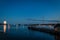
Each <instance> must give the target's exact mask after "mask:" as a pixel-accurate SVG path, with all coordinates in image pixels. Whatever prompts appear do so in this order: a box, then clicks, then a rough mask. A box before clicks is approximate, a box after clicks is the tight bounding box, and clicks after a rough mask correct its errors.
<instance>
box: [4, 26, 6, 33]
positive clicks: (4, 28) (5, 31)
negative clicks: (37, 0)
mask: <svg viewBox="0 0 60 40" xmlns="http://www.w3.org/2000/svg"><path fill="white" fill-rule="evenodd" d="M5 32H6V25H4V33H5Z"/></svg>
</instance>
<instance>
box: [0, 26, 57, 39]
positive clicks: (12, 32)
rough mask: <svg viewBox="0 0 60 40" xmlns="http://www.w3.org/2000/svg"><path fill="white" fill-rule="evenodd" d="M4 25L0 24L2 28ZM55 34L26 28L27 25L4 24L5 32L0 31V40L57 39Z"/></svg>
mask: <svg viewBox="0 0 60 40" xmlns="http://www.w3.org/2000/svg"><path fill="white" fill-rule="evenodd" d="M3 27H4V26H0V30H3ZM56 37H57V36H55V35H51V34H48V33H44V32H38V31H32V30H28V27H27V26H23V25H21V26H10V25H8V26H6V32H5V33H3V32H0V40H57V38H56Z"/></svg>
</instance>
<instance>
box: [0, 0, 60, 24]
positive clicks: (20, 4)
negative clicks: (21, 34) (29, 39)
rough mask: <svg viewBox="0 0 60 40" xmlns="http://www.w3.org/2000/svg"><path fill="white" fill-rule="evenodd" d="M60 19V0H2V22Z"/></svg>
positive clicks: (0, 19)
mask: <svg viewBox="0 0 60 40" xmlns="http://www.w3.org/2000/svg"><path fill="white" fill-rule="evenodd" d="M43 17H44V19H46V20H60V19H59V17H60V1H59V0H0V22H3V20H6V21H7V22H8V23H25V22H27V23H28V21H27V19H38V20H40V19H43Z"/></svg>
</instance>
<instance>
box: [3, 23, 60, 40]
mask: <svg viewBox="0 0 60 40" xmlns="http://www.w3.org/2000/svg"><path fill="white" fill-rule="evenodd" d="M13 27H14V26H13ZM6 29H7V27H6V25H4V33H5V32H6ZM10 29H11V30H12V31H11V30H10ZM15 29H16V30H17V32H16V30H15ZM26 29H27V27H25V26H22V27H20V28H19V26H15V27H14V29H13V28H12V26H10V25H9V24H8V32H9V31H10V32H9V33H8V32H7V35H8V38H9V39H10V38H14V37H15V36H14V35H16V37H18V36H17V35H19V37H20V36H21V35H22V36H24V35H26V34H27V35H26V36H30V35H32V36H33V35H34V36H33V37H35V36H37V37H38V35H40V33H37V32H32V31H30V32H31V33H30V32H29V31H27V30H26ZM20 31H21V32H20ZM24 31H26V32H25V33H24ZM28 32H29V33H28ZM10 33H11V34H10ZM20 34H21V35H20ZM35 34H36V35H35ZM37 34H38V35H37ZM43 35H44V34H43ZM43 35H42V36H43ZM12 36H13V37H12ZM32 36H31V37H32ZM53 36H54V38H53V39H52V40H60V35H53ZM39 37H41V35H40V36H39ZM44 37H45V36H44ZM4 38H5V39H7V40H9V39H8V38H7V37H6V35H5V36H4ZM16 39H18V38H16ZM19 39H20V38H19ZM39 39H40V38H39ZM47 39H48V38H47ZM47 39H46V40H47Z"/></svg>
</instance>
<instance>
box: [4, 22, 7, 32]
mask: <svg viewBox="0 0 60 40" xmlns="http://www.w3.org/2000/svg"><path fill="white" fill-rule="evenodd" d="M6 23H7V22H6V21H4V32H6Z"/></svg>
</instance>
